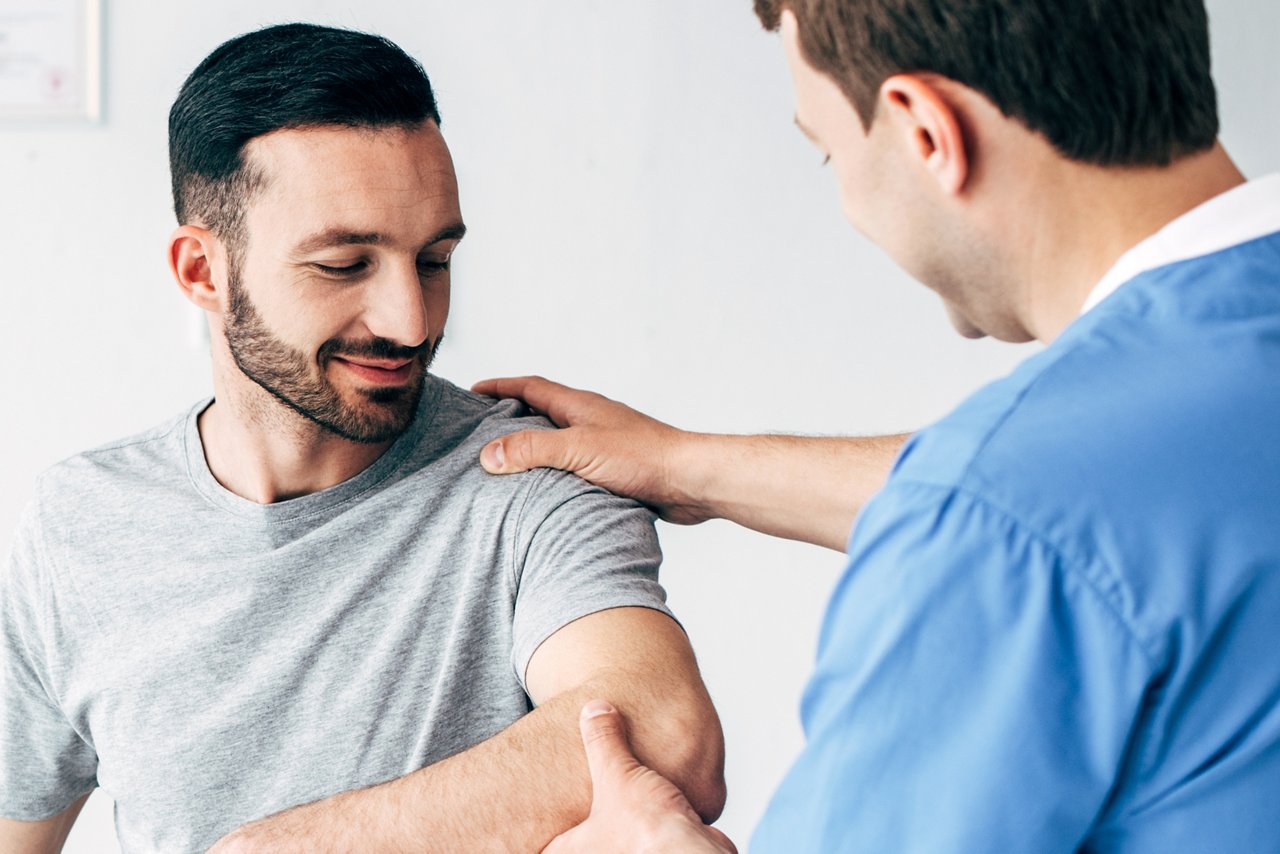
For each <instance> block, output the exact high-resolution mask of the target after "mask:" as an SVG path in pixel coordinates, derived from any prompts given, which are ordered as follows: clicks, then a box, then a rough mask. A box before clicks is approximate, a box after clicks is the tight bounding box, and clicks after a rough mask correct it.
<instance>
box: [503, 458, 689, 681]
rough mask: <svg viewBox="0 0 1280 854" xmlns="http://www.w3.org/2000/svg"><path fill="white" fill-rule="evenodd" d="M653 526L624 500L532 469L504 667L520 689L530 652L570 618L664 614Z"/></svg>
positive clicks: (521, 523) (649, 517)
mask: <svg viewBox="0 0 1280 854" xmlns="http://www.w3.org/2000/svg"><path fill="white" fill-rule="evenodd" d="M654 521H655V517H654V515H653V513H652V512H650V511H649V510H647V509H646V508H644V507H643V506H641V505H639V504H637V503H636V502H634V501H631V500H630V499H626V498H620V497H618V496H616V495H613V494H611V493H609V492H606V491H605V490H602V489H599V488H598V487H595V486H592V485H591V484H588V483H587V482H586V481H583V480H581V479H580V478H578V477H576V476H573V475H569V474H565V473H563V472H559V471H552V470H549V469H542V470H539V472H538V480H537V481H535V482H534V483H533V484H532V486H531V489H530V491H529V493H528V497H527V499H526V501H525V504H524V507H523V508H522V510H521V511H520V521H519V524H518V525H517V528H516V531H517V533H516V549H515V555H516V566H515V572H516V579H515V581H516V583H515V589H516V602H515V619H514V628H513V634H514V642H513V648H512V656H511V663H512V666H513V667H514V668H515V672H516V675H517V676H518V677H519V679H520V682H521V684H522V685H523V684H524V677H525V671H526V669H527V668H528V666H529V659H531V658H532V657H533V654H534V652H535V651H536V650H537V648H538V647H539V646H540V645H541V644H542V642H543V641H544V640H546V639H547V638H549V637H550V636H551V635H553V634H555V633H556V632H557V631H559V630H560V629H561V628H563V627H564V626H566V625H568V624H569V623H571V622H573V621H574V620H577V619H579V618H581V617H585V616H587V615H589V614H594V613H596V612H598V611H604V610H607V609H609V608H624V607H641V608H652V609H654V610H657V611H661V612H663V613H664V614H667V615H668V616H671V612H670V611H669V610H668V609H667V606H666V592H665V591H664V590H663V589H662V586H661V585H660V584H659V583H658V567H659V565H660V564H661V562H662V551H661V548H660V547H659V545H658V534H657V531H656V530H655V528H654Z"/></svg>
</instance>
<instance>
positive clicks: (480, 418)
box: [412, 376, 632, 509]
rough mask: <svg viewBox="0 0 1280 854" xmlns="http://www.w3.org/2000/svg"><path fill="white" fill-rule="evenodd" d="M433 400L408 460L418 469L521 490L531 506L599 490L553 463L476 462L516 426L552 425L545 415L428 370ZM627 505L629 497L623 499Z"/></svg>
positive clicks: (502, 489)
mask: <svg viewBox="0 0 1280 854" xmlns="http://www.w3.org/2000/svg"><path fill="white" fill-rule="evenodd" d="M431 383H432V384H433V386H434V391H433V394H434V400H433V401H432V404H431V405H432V412H431V415H430V422H429V423H428V424H427V425H426V427H425V435H424V438H423V441H422V442H421V443H420V446H419V448H418V451H417V452H416V454H415V457H416V459H415V460H414V461H413V463H412V465H413V467H414V468H415V469H417V470H418V471H419V472H420V473H426V472H428V471H431V472H432V473H434V474H436V475H439V474H442V473H443V474H444V475H445V476H446V477H448V478H450V479H451V480H452V481H453V482H454V483H455V484H458V485H462V486H463V487H464V488H466V489H470V488H472V487H475V488H478V489H480V488H482V489H487V490H497V491H499V492H503V493H514V492H520V491H526V494H527V495H528V496H529V504H530V505H531V507H530V509H533V508H534V507H536V506H537V505H539V504H541V503H546V502H550V503H551V504H558V503H560V502H562V501H564V500H567V499H568V498H571V497H574V496H577V495H581V494H585V493H589V492H590V493H601V494H604V490H602V489H600V488H599V487H596V486H593V485H592V484H590V483H588V482H587V481H585V480H582V479H581V478H579V477H578V476H577V475H575V474H572V473H569V472H563V471H559V470H556V469H545V468H540V469H533V470H531V471H528V472H523V473H520V474H511V475H501V476H497V475H490V474H487V473H486V472H485V471H484V470H483V469H482V468H481V467H480V450H481V448H483V447H484V446H485V445H486V444H488V443H489V442H491V441H493V440H494V439H498V438H500V437H502V436H506V435H508V434H510V433H515V432H518V431H521V430H554V429H556V427H555V425H554V424H553V423H551V421H549V420H548V419H547V418H545V417H544V416H542V415H539V414H537V413H535V412H534V411H532V410H531V409H530V408H529V407H528V406H526V405H525V404H524V403H523V402H521V401H519V400H515V399H506V400H499V399H495V398H492V397H485V396H483V395H479V394H476V393H475V392H472V391H468V390H465V389H462V388H459V387H458V386H456V385H454V384H453V383H451V382H449V381H448V380H444V379H441V378H439V377H435V376H433V377H432V378H431ZM623 501H626V503H627V504H628V505H629V504H631V503H632V502H630V501H629V500H623Z"/></svg>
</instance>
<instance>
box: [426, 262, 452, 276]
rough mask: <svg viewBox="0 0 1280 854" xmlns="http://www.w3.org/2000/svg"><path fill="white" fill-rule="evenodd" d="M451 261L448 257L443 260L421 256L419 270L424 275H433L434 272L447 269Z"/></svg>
mask: <svg viewBox="0 0 1280 854" xmlns="http://www.w3.org/2000/svg"><path fill="white" fill-rule="evenodd" d="M449 262H450V259H449V258H446V259H444V260H443V261H433V260H431V259H430V258H419V259H418V270H419V272H421V273H422V274H423V275H431V274H433V273H442V272H444V271H445V270H448V269H449Z"/></svg>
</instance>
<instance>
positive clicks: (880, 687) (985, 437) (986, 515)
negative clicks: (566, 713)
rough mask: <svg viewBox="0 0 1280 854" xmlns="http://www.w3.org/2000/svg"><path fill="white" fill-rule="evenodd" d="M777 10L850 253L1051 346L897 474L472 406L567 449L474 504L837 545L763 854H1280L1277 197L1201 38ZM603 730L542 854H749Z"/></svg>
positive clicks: (507, 389) (603, 712) (755, 441)
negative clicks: (582, 818) (551, 477)
mask: <svg viewBox="0 0 1280 854" xmlns="http://www.w3.org/2000/svg"><path fill="white" fill-rule="evenodd" d="M756 7H757V12H758V13H759V14H760V17H761V19H762V20H763V22H764V23H765V25H766V26H767V27H769V28H770V29H773V28H776V27H780V29H781V33H782V41H783V44H784V47H785V50H786V53H787V58H788V64H789V66H790V71H791V75H792V79H793V82H794V85H795V93H796V122H797V124H798V125H800V127H801V129H802V130H803V131H804V132H805V133H806V135H808V136H809V137H810V139H811V140H812V141H813V143H814V145H815V146H817V147H818V148H819V150H820V151H821V152H822V153H824V154H826V155H828V156H829V158H830V161H831V166H832V169H833V171H834V173H835V178H836V181H837V184H838V186H839V189H840V193H841V198H842V201H843V203H844V210H845V213H846V215H847V217H848V218H849V220H850V221H851V222H852V224H853V225H854V226H855V227H857V228H858V229H859V230H861V231H863V232H864V233H866V234H868V235H869V236H870V237H872V238H873V239H875V240H876V241H877V242H878V243H879V244H880V245H881V246H882V247H884V249H885V250H886V251H888V252H889V253H890V254H891V255H892V256H893V257H894V258H895V259H896V260H897V261H899V262H900V263H901V264H902V265H903V266H904V267H905V268H906V269H907V270H908V271H910V272H911V273H912V274H913V275H915V276H916V277H917V278H919V279H920V280H921V281H922V282H923V283H924V284H926V285H927V286H929V287H930V288H932V289H933V290H934V291H936V292H937V293H938V295H939V296H940V297H941V298H942V300H943V301H944V303H945V304H946V306H947V308H948V310H949V311H950V313H951V315H952V317H953V320H954V321H955V323H956V326H957V327H958V328H959V329H960V331H961V332H963V333H964V334H967V335H979V334H989V335H993V336H995V337H998V338H1001V339H1004V340H1010V341H1025V340H1029V339H1032V338H1035V339H1039V340H1041V341H1043V342H1044V343H1045V344H1047V345H1048V346H1047V347H1046V349H1045V350H1044V351H1043V352H1041V353H1040V354H1038V355H1036V356H1035V357H1033V358H1031V359H1029V360H1028V361H1027V362H1026V363H1024V364H1023V365H1022V366H1021V367H1020V368H1019V369H1018V370H1017V371H1015V372H1014V373H1013V374H1012V375H1011V376H1009V377H1007V378H1006V379H1003V380H1001V381H999V382H996V383H994V384H992V385H990V386H988V387H987V388H985V389H983V390H981V391H979V392H978V393H977V394H975V395H974V396H973V397H972V398H970V399H969V400H968V401H966V402H965V403H964V404H963V405H961V406H960V407H959V408H958V409H957V410H956V411H955V412H954V413H952V414H951V415H949V416H948V417H946V418H945V419H943V420H942V421H941V422H939V423H937V424H935V425H933V426H932V427H929V428H928V429H926V430H924V431H922V432H920V433H919V434H917V435H916V436H914V437H911V438H910V439H908V440H906V441H905V445H904V444H903V442H902V440H900V439H895V438H893V437H887V438H882V439H875V440H805V439H799V438H784V437H722V436H706V435H698V434H691V433H686V432H683V431H679V430H676V429H674V428H671V427H668V426H667V425H663V424H660V423H658V422H656V421H653V420H652V419H648V418H646V417H645V416H642V415H640V414H639V413H636V412H634V411H632V410H630V409H628V408H626V407H624V406H622V405H621V404H617V403H613V402H611V401H608V400H606V399H604V398H600V397H598V396H595V395H590V394H586V393H583V392H575V391H573V390H570V389H565V388H564V387H561V386H557V385H555V384H552V383H548V382H547V381H545V380H539V379H523V380H500V381H493V382H489V383H483V384H481V386H480V388H481V389H482V390H484V391H486V392H489V393H493V394H499V395H504V396H508V395H513V396H521V397H524V398H525V399H527V400H528V401H529V402H530V403H531V404H533V405H534V406H535V407H537V408H539V409H542V410H544V411H546V412H548V413H549V414H550V415H551V416H552V417H553V418H555V420H556V421H557V422H558V423H560V424H561V425H562V426H565V427H566V428H567V429H565V430H562V431H558V432H555V433H543V434H536V435H533V434H515V435H512V436H508V437H505V438H504V439H501V440H499V441H498V442H496V443H494V444H492V445H490V446H489V447H487V448H486V449H485V452H484V454H483V455H482V462H483V463H484V465H485V467H486V468H487V469H488V470H490V471H492V472H496V473H505V472H510V471H518V470H522V469H525V468H528V467H531V466H537V465H550V466H555V467H560V468H569V469H573V470H575V471H577V472H578V473H580V474H582V475H583V476H585V477H587V478H588V479H591V480H595V481H597V482H598V483H601V484H603V485H605V486H608V487H610V488H613V489H615V490H618V491H623V492H628V493H630V494H632V495H634V496H636V497H639V498H641V499H642V500H645V501H647V502H649V503H650V504H652V505H653V506H655V507H656V508H658V509H659V511H660V512H661V513H663V515H664V516H666V517H667V518H669V519H671V520H673V521H679V522H696V521H700V520H702V519H705V518H711V517H717V516H718V517H723V518H729V519H733V520H735V521H738V522H740V523H742V524H745V525H748V526H750V527H753V528H756V529H758V530H761V531H765V532H767V533H771V534H775V535H780V536H788V537H794V538H797V539H804V540H808V541H810V542H816V543H821V544H825V545H829V546H833V547H837V548H844V547H846V545H847V550H848V554H849V563H848V569H847V571H846V572H845V574H844V576H843V577H842V579H841V581H840V583H839V585H838V587H837V589H836V592H835V594H834V596H833V598H832V601H831V604H830V608H829V610H828V613H827V616H826V620H825V623H824V625H823V630H822V633H821V638H820V641H819V652H818V662H817V667H816V670H815V672H814V674H813V677H812V679H811V680H810V682H809V686H808V688H807V690H806V692H805V696H804V700H803V719H804V725H805V731H806V735H807V740H808V741H807V747H806V749H805V750H804V752H803V754H802V755H801V756H800V758H799V759H798V761H797V762H796V764H795V766H794V767H793V768H792V770H791V772H790V774H789V775H788V776H787V778H786V779H785V780H784V781H783V783H782V785H781V788H780V789H779V790H778V792H777V794H776V796H775V797H774V799H773V802H772V804H771V806H770V808H769V811H768V813H767V814H766V815H765V817H764V820H763V822H762V823H761V825H760V827H759V829H758V830H757V832H756V834H755V836H754V838H753V848H754V849H755V850H757V851H779V852H781V851H787V852H792V851H822V852H829V851H908V852H988V851H989V852H1021V851H1027V852H1039V853H1040V854H1044V852H1072V851H1089V852H1103V851H1105V852H1161V854H1167V852H1184V851H1185V852H1210V851H1212V852H1219V851H1223V852H1225V851H1231V852H1236V851H1240V852H1244V851H1249V852H1261V851H1280V807H1277V804H1280V655H1278V654H1277V650H1278V649H1280V176H1274V177H1269V178H1263V179H1260V180H1256V181H1252V182H1246V181H1245V180H1244V177H1243V176H1242V175H1241V174H1240V173H1239V171H1238V170H1237V169H1236V168H1235V166H1234V165H1233V164H1232V162H1231V160H1230V159H1229V158H1228V156H1227V154H1226V152H1225V151H1224V150H1223V149H1222V147H1221V146H1220V145H1219V144H1218V142H1217V141H1216V136H1217V113H1216V100H1215V94H1214V89H1213V84H1212V82H1211V80H1210V78H1209V46H1208V33H1207V23H1206V19H1205V11H1204V8H1203V5H1202V3H1201V2H1200V0H1161V2H1145V1H1144V2H1135V0H1129V1H1128V2H1120V0H1112V2H1105V0H1104V2H1096V3H1061V2H1060V0H844V2H840V1H839V0H757V2H756ZM886 475H887V480H886ZM881 487H882V488H881ZM877 490H878V491H877ZM873 493H874V497H871V496H872V494H873ZM855 516H856V525H855V524H854V520H855ZM851 528H852V535H851V536H848V535H849V532H850V529H851ZM847 536H848V540H847V543H846V537H847ZM582 728H583V734H584V742H585V744H586V750H587V755H588V759H589V761H590V764H591V766H592V772H593V777H594V780H595V785H596V804H595V809H594V810H593V813H592V816H591V818H590V819H589V820H588V821H587V822H586V823H584V824H583V825H581V826H580V827H578V828H577V829H575V830H573V831H570V832H569V833H568V834H566V835H565V836H563V837H561V838H560V840H558V841H557V842H556V843H555V844H553V850H555V851H559V852H565V851H578V850H614V849H618V850H622V849H625V850H728V849H729V848H730V847H731V843H729V842H728V840H726V839H725V838H724V837H723V836H721V835H719V834H718V833H715V832H712V831H710V830H709V829H706V828H703V827H701V825H700V823H699V822H698V821H697V817H696V814H694V813H693V811H692V810H690V809H689V808H688V806H687V804H684V803H683V801H682V799H681V798H680V797H679V794H678V792H676V791H674V789H673V788H671V787H670V786H667V785H665V784H664V781H663V780H662V779H661V778H660V777H658V776H657V775H656V774H654V773H653V772H651V771H648V770H647V769H644V768H642V767H640V766H638V765H637V764H636V763H635V761H634V760H633V759H632V758H631V757H630V756H629V754H628V753H627V751H626V742H625V722H624V721H623V720H622V719H621V717H620V716H619V715H618V713H617V712H616V711H614V710H613V708H612V707H611V706H610V705H609V704H608V703H606V702H593V703H590V704H588V705H587V707H585V708H584V713H583V719H582ZM646 846H647V847H646Z"/></svg>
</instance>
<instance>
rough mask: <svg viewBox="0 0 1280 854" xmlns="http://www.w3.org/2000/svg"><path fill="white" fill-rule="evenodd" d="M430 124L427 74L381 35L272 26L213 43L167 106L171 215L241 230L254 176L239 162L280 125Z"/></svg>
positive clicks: (229, 234) (432, 104)
mask: <svg viewBox="0 0 1280 854" xmlns="http://www.w3.org/2000/svg"><path fill="white" fill-rule="evenodd" d="M427 119H431V120H433V121H435V122H436V123H437V124H439V122H440V113H439V110H438V108H437V106H436V99H435V95H434V93H433V92H432V91H431V82H430V81H429V80H428V79H427V75H426V72H424V71H423V70H422V66H421V65H419V64H418V62H417V61H416V60H414V59H413V58H412V57H410V56H409V55H408V54H406V53H405V52H404V51H403V50H401V49H400V48H399V47H397V46H396V45H395V44H393V43H392V42H390V41H388V40H387V39H385V38H383V37H381V36H376V35H372V34H370V33H362V32H356V31H354V30H344V29H336V28H333V27H322V26H317V25H315V24H282V25H279V26H274V27H267V28H265V29H261V30H257V31H256V32H252V33H247V34H245V35H242V36H238V37H236V38H233V39H231V40H230V41H227V42H224V43H223V44H222V45H220V46H219V47H218V48H217V49H216V50H214V51H213V53H211V54H209V55H208V56H207V57H205V59H204V61H203V62H201V63H200V64H199V65H198V66H196V69H195V71H193V72H191V76H190V77H188V78H187V80H186V82H185V83H183V84H182V90H181V91H180V92H179V93H178V97H177V100H175V101H174V102H173V107H172V108H171V109H170V110H169V169H170V173H171V176H172V179H173V207H174V213H176V214H177V217H178V222H180V223H184V224H185V223H189V222H192V221H195V220H199V221H200V222H201V223H202V224H203V225H205V226H207V227H208V228H210V229H212V230H213V231H214V232H215V233H216V234H218V235H219V236H220V237H221V238H222V239H223V240H225V241H227V242H229V243H231V244H233V245H237V244H238V243H239V241H240V240H241V238H242V237H243V226H244V208H245V204H246V203H247V201H248V199H249V197H250V196H251V194H252V193H253V192H254V191H255V190H257V189H258V188H259V187H261V185H262V183H263V180H264V176H263V175H261V174H260V173H258V172H257V171H256V170H255V169H254V168H253V166H252V164H249V163H246V162H245V157H244V147H245V145H246V144H247V143H248V142H249V141H250V140H252V139H254V138H256V137H259V136H262V135H264V134H268V133H271V132H272V131H276V130H282V129H285V128H303V127H321V126H346V127H368V128H379V127H405V128H412V127H417V126H418V125H421V124H422V123H423V122H424V121H426V120H427Z"/></svg>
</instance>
